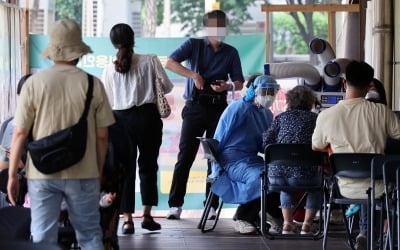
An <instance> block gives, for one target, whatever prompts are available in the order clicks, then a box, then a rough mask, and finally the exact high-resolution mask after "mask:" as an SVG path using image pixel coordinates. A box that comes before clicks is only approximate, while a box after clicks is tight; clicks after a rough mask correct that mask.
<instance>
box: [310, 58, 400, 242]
mask: <svg viewBox="0 0 400 250" xmlns="http://www.w3.org/2000/svg"><path fill="white" fill-rule="evenodd" d="M373 75H374V70H373V68H372V67H371V66H370V65H368V64H367V63H365V62H357V61H353V62H351V63H349V65H348V66H347V68H346V78H345V80H344V83H343V84H344V87H345V89H346V97H345V100H343V101H340V102H339V103H338V104H336V105H335V106H333V107H331V108H329V109H326V110H324V111H322V112H321V113H320V114H319V116H318V118H317V122H316V127H315V130H314V133H313V136H312V146H313V149H314V150H320V151H329V152H331V153H378V154H383V153H384V150H385V145H386V138H388V137H391V138H395V139H399V138H400V121H399V119H398V118H397V117H396V115H395V113H394V112H392V111H391V110H390V109H389V108H388V107H387V106H386V105H384V104H381V103H374V102H370V101H368V100H366V99H365V95H366V94H367V92H368V89H369V85H370V83H371V81H372V79H373ZM338 181H339V182H338V183H339V188H340V193H341V194H342V195H343V196H345V197H348V198H366V192H365V191H366V190H367V188H368V187H369V184H370V180H369V178H368V179H357V180H354V179H348V178H340V179H339V180H338ZM360 195H362V196H363V197H360ZM359 224H360V233H359V235H358V236H357V238H356V249H366V248H365V246H366V241H367V239H366V233H367V232H366V230H367V209H366V206H362V209H361V217H360V222H359Z"/></svg>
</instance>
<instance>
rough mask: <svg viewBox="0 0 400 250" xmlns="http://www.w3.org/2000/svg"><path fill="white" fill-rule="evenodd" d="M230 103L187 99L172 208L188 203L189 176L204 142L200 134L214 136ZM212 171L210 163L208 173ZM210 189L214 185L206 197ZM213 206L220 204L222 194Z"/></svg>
mask: <svg viewBox="0 0 400 250" xmlns="http://www.w3.org/2000/svg"><path fill="white" fill-rule="evenodd" d="M226 106H227V105H226V104H219V105H204V104H198V103H195V102H191V101H188V102H186V105H185V107H184V108H183V110H182V119H183V122H182V129H181V138H180V142H179V154H178V161H177V163H176V164H175V169H174V175H173V177H172V184H171V189H170V192H169V200H168V204H169V206H170V207H181V206H182V205H183V203H184V197H185V194H186V185H187V181H188V178H189V172H190V168H191V167H192V164H193V161H194V160H195V158H196V154H197V151H198V149H199V145H200V141H199V140H198V139H197V138H196V137H201V136H203V135H204V132H205V133H206V135H205V136H206V137H208V138H212V137H213V136H214V132H215V129H216V128H217V124H218V121H219V117H220V116H221V114H222V112H223V111H224V109H225V108H226ZM210 172H211V166H210V164H208V169H207V173H208V174H209V173H210ZM209 190H210V184H209V183H207V185H206V196H207V195H208V192H209ZM212 206H213V207H214V208H216V207H218V197H216V198H215V199H214V200H213V202H212Z"/></svg>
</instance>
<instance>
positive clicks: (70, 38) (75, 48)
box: [42, 19, 92, 61]
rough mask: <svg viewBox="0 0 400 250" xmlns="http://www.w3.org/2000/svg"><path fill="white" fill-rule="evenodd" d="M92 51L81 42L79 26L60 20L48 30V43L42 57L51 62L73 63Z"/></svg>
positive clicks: (73, 22) (68, 20) (66, 20)
mask: <svg viewBox="0 0 400 250" xmlns="http://www.w3.org/2000/svg"><path fill="white" fill-rule="evenodd" d="M91 52H92V50H91V49H90V47H89V46H87V45H86V44H85V43H84V42H83V41H82V32H81V28H80V27H79V25H78V24H77V23H76V22H75V21H73V20H70V19H61V20H58V21H56V22H55V23H54V25H53V26H52V27H51V30H50V42H49V45H48V46H47V48H46V49H45V50H43V52H42V57H47V58H49V59H50V60H53V61H73V60H75V59H77V58H79V57H81V56H83V55H86V54H87V53H91Z"/></svg>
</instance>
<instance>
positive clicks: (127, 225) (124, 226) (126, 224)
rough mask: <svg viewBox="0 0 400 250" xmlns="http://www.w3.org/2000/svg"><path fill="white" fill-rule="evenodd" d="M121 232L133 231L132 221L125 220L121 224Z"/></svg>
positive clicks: (129, 232) (130, 232) (132, 232)
mask: <svg viewBox="0 0 400 250" xmlns="http://www.w3.org/2000/svg"><path fill="white" fill-rule="evenodd" d="M122 233H123V234H134V233H135V226H134V225H133V221H125V222H124V224H122Z"/></svg>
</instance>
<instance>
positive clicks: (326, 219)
mask: <svg viewBox="0 0 400 250" xmlns="http://www.w3.org/2000/svg"><path fill="white" fill-rule="evenodd" d="M328 205H329V206H328V211H327V212H326V218H325V221H324V238H323V241H322V249H323V250H326V244H327V241H328V228H329V219H330V217H331V209H332V203H329V204H328Z"/></svg>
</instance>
